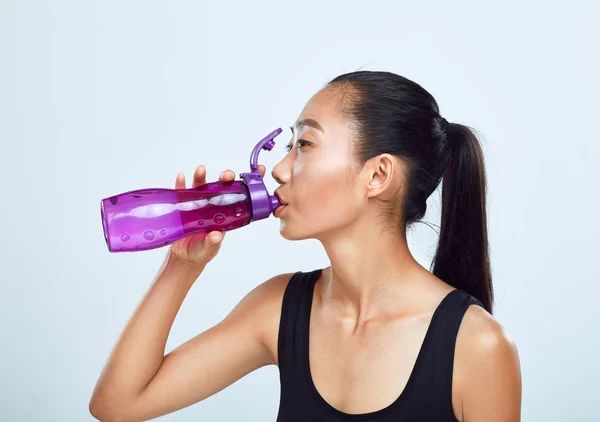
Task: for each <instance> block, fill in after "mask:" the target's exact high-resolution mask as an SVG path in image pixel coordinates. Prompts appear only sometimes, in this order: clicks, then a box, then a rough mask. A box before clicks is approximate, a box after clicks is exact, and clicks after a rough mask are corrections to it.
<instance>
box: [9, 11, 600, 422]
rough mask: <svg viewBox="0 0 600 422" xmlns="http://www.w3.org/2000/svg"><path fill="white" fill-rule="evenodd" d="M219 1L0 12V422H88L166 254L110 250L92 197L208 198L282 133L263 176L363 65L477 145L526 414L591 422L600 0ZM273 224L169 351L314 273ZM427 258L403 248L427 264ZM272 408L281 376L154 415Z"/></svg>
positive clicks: (185, 311) (202, 292)
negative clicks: (186, 187) (252, 293)
mask: <svg viewBox="0 0 600 422" xmlns="http://www.w3.org/2000/svg"><path fill="white" fill-rule="evenodd" d="M218 3H220V2H195V1H170V2H168V3H167V2H166V1H163V2H158V1H114V0H110V1H102V2H100V1H95V2H90V1H74V0H72V1H68V0H60V1H52V2H49V1H29V0H18V1H17V0H2V1H0V143H1V148H0V181H1V183H2V185H1V191H0V201H1V207H0V212H1V216H0V233H1V234H2V237H1V238H0V241H1V246H0V248H1V255H0V259H1V265H2V272H1V273H0V278H1V280H0V281H1V284H0V333H1V337H0V339H1V340H0V341H1V347H0V419H1V420H3V421H51V420H56V421H84V420H92V417H91V416H90V415H89V413H88V407H87V406H88V400H89V398H90V395H91V393H92V390H93V387H94V384H95V382H96V379H97V377H98V375H99V374H100V371H101V369H102V367H103V366H104V363H105V360H106V358H107V356H108V354H109V353H110V351H111V349H112V347H113V345H114V343H115V341H116V339H117V337H118V335H119V334H120V332H121V330H122V329H123V327H124V325H125V323H126V322H127V320H128V318H129V317H130V316H131V314H132V312H133V311H134V309H135V307H136V306H137V304H138V302H139V300H140V299H141V298H142V295H143V294H144V293H145V291H146V290H147V288H148V287H149V285H150V282H151V280H152V278H153V276H154V275H155V273H156V271H157V270H158V268H159V267H160V264H161V262H162V259H163V257H164V254H165V252H166V250H165V249H159V250H154V251H150V252H141V253H134V254H110V253H109V252H108V251H107V248H106V245H105V243H104V239H103V235H102V228H101V221H100V210H99V204H100V199H101V198H104V197H107V196H110V195H113V194H116V193H120V192H123V191H126V190H131V189H138V188H144V187H172V186H173V183H174V180H175V176H176V175H177V172H179V171H185V172H186V175H187V177H188V180H190V179H191V177H192V172H193V169H194V168H195V166H197V165H198V164H205V165H206V166H207V167H208V171H209V175H208V178H209V179H210V180H215V179H216V177H217V176H218V173H219V172H220V171H221V170H223V169H226V168H231V169H233V170H235V171H236V173H239V172H241V171H247V170H248V158H249V154H250V151H251V148H252V147H253V146H254V144H255V143H256V142H257V141H258V140H259V139H260V138H262V137H263V136H264V135H266V134H267V133H269V132H271V131H272V130H273V129H275V128H276V127H280V126H281V127H283V128H284V129H285V130H286V132H285V135H282V136H280V137H279V138H278V144H277V147H276V148H275V149H274V150H273V151H271V152H263V153H262V155H261V160H260V161H261V163H263V164H265V165H267V167H268V172H270V170H271V169H272V166H273V165H274V164H275V163H276V162H277V161H279V160H280V159H281V158H282V157H283V155H284V153H285V150H284V145H285V144H286V143H287V140H288V133H289V131H288V129H287V127H288V126H289V125H290V124H292V123H293V122H294V120H295V119H296V117H297V115H298V114H299V112H300V110H301V109H302V107H303V106H304V104H305V102H306V101H307V100H308V99H309V98H310V96H311V95H312V94H313V93H314V92H316V91H317V90H318V89H320V88H321V87H322V86H323V85H324V84H325V83H326V82H328V81H329V80H330V79H332V78H333V77H335V76H337V75H338V74H340V73H345V72H350V71H354V70H357V69H359V68H364V69H369V70H388V71H392V72H395V73H399V74H401V75H403V76H405V77H407V78H409V79H412V80H414V81H416V82H417V83H419V84H421V85H422V86H423V87H425V89H427V90H428V91H429V92H431V93H432V94H433V95H434V96H435V98H436V99H437V101H438V103H439V104H440V109H441V113H442V115H443V116H444V117H446V118H447V119H448V120H449V121H452V122H458V123H463V124H467V125H469V126H472V127H474V128H476V129H477V130H479V131H480V132H481V133H482V134H483V136H484V139H482V142H483V144H484V150H485V155H486V165H487V171H488V178H489V180H488V182H489V196H488V200H489V234H490V245H491V258H492V266H493V277H494V283H495V289H496V294H497V301H496V306H497V307H496V313H495V315H496V318H497V319H498V320H499V321H500V322H501V323H502V324H503V325H504V327H505V328H506V330H507V331H508V332H509V333H510V335H511V336H512V337H513V338H514V339H515V341H516V343H517V346H518V348H519V351H520V356H521V361H522V374H523V420H526V421H547V422H550V421H563V420H572V421H575V420H577V421H593V420H598V419H597V418H598V414H599V413H600V404H599V403H598V397H600V392H599V387H598V385H600V369H599V366H600V365H599V364H598V360H597V359H598V348H599V343H600V342H599V340H598V337H599V334H600V327H599V325H600V324H599V319H600V318H599V316H598V307H597V296H598V295H599V294H600V287H598V276H597V272H596V271H595V270H596V264H597V261H598V259H599V258H600V254H599V248H598V246H597V245H598V236H599V235H600V227H599V223H598V217H597V215H598V211H597V208H598V204H599V202H598V184H597V182H596V180H595V177H596V174H597V173H596V171H597V169H598V164H597V163H598V156H599V155H600V146H599V139H598V138H599V136H598V133H599V130H598V121H599V118H598V115H599V112H600V109H599V107H598V97H599V94H600V90H599V83H598V75H600V69H599V66H598V50H597V49H598V40H599V39H600V34H599V32H600V31H599V30H598V29H597V28H598V26H597V17H598V14H599V13H598V12H599V10H598V6H597V4H595V3H594V2H592V1H588V2H583V1H576V2H571V3H570V4H569V6H568V7H567V6H561V7H557V6H552V5H550V4H549V2H542V1H530V2H517V1H504V2H497V3H496V4H495V5H491V3H490V2H478V1H460V2H457V1H454V2H451V3H450V2H441V1H440V2H437V3H436V2H401V1H387V2H377V1H373V2H349V1H319V2H314V1H303V2H297V3H293V2H255V1H254V2H242V1H238V2H225V3H222V4H223V5H221V6H217V5H216V4H218ZM267 179H268V186H269V188H270V189H273V188H275V187H276V184H275V182H274V181H273V180H272V179H271V178H270V177H267ZM437 204H438V194H437V193H436V194H435V195H433V196H432V198H431V199H430V207H429V211H428V214H427V215H426V217H425V220H426V221H428V222H432V223H435V224H439V220H438V219H439V214H438V210H439V207H438V206H437ZM278 227H279V222H278V220H276V219H274V218H270V219H268V220H262V221H260V222H257V223H255V224H252V225H250V226H248V227H245V228H243V229H240V230H237V231H234V232H230V233H228V235H227V238H226V239H225V244H224V246H223V249H222V251H221V253H220V255H219V256H218V257H217V258H216V259H215V260H214V261H213V262H212V263H211V264H210V266H209V268H208V269H207V270H206V271H205V273H204V274H203V275H202V276H201V278H200V279H199V281H198V282H197V284H196V285H195V286H194V287H193V289H192V290H191V292H190V294H189V296H188V297H187V299H186V301H185V302H184V304H183V307H182V309H181V312H180V314H179V315H178V317H177V319H176V321H175V324H174V327H173V330H172V333H171V336H170V338H169V342H168V344H167V348H168V350H170V349H172V348H174V347H176V346H177V345H179V344H180V343H182V342H184V341H186V340H187V339H189V338H190V337H192V336H194V335H196V334H198V333H199V332H201V331H203V330H205V329H207V328H209V327H211V326H212V325H214V324H215V323H217V322H218V321H220V320H221V319H222V318H223V317H224V316H225V315H226V314H227V313H228V312H229V311H230V310H231V308H232V307H233V306H234V305H235V304H236V303H237V302H238V301H239V300H240V299H241V298H242V297H243V296H244V295H245V294H246V293H247V292H248V291H249V290H250V289H252V288H253V287H254V286H256V285H258V284H259V283H260V282H262V281H263V280H265V279H267V278H269V277H271V276H272V275H274V274H277V273H280V272H288V271H296V270H311V269H315V268H318V267H322V266H326V265H327V260H326V256H325V255H324V253H323V251H322V249H321V247H320V244H319V243H318V242H316V241H304V242H288V241H285V240H284V239H283V238H281V237H280V235H279V232H278ZM435 242H436V235H435V232H433V231H432V230H431V229H430V228H428V227H427V226H426V225H424V224H419V225H417V226H415V228H414V229H413V230H412V232H411V235H410V243H411V247H412V249H413V252H414V254H415V255H416V256H417V257H418V258H419V260H421V261H422V262H423V263H425V264H427V263H428V262H429V260H430V259H431V255H432V253H433V252H434V249H435ZM278 403H279V379H278V371H277V368H276V367H274V366H272V367H267V368H263V369H260V370H258V371H256V372H254V373H252V374H250V375H249V376H247V377H245V378H243V379H242V380H240V381H239V382H237V383H235V384H233V385H232V386H230V387H229V388H227V389H226V390H224V391H222V392H220V393H218V394H216V395H215V396H213V397H211V398H209V399H208V400H205V401H203V402H201V403H199V404H196V405H194V406H191V407H189V408H186V409H184V410H181V411H179V412H176V413H174V414H171V415H168V416H166V417H164V418H162V420H166V421H188V420H189V421H193V420H195V421H197V420H203V421H234V420H255V421H274V420H275V418H276V414H277V407H278Z"/></svg>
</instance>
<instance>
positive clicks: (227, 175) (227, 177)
mask: <svg viewBox="0 0 600 422" xmlns="http://www.w3.org/2000/svg"><path fill="white" fill-rule="evenodd" d="M234 179H235V172H234V171H233V170H229V169H228V170H225V171H223V172H222V173H221V174H220V175H219V180H221V181H223V182H231V181H233V180H234Z"/></svg>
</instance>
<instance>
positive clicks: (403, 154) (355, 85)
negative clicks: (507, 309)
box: [327, 71, 493, 313]
mask: <svg viewBox="0 0 600 422" xmlns="http://www.w3.org/2000/svg"><path fill="white" fill-rule="evenodd" d="M327 87H332V88H339V89H340V93H341V98H342V100H341V102H340V111H341V113H342V114H343V115H344V116H345V117H346V118H348V119H349V123H350V125H351V126H352V128H353V129H354V130H355V132H356V140H355V144H354V151H355V158H356V159H357V161H358V162H359V164H361V165H362V164H364V163H365V162H366V161H367V160H369V159H370V158H372V157H375V156H377V155H379V154H383V153H389V154H392V155H394V156H397V157H399V158H400V159H401V160H403V162H405V163H406V164H407V169H408V170H407V171H408V174H407V175H406V176H407V181H408V182H407V190H406V193H405V195H404V198H403V205H402V207H401V211H402V215H403V221H402V224H403V227H402V229H404V230H405V229H406V227H408V226H409V225H410V224H412V223H415V222H417V221H419V220H421V219H422V218H423V216H424V215H425V211H426V210H427V203H426V201H427V198H428V197H429V196H430V195H431V194H432V193H433V192H434V191H435V190H436V188H437V186H438V185H439V184H440V182H442V215H441V227H440V235H439V243H438V246H437V250H436V253H435V256H434V258H433V261H432V268H431V270H432V272H433V274H435V275H436V276H437V277H439V278H440V279H442V280H444V281H445V282H447V283H448V284H450V285H452V286H454V287H456V288H458V289H462V290H465V291H466V292H468V293H469V294H471V295H472V296H474V297H476V298H477V299H479V300H480V301H481V303H482V304H483V306H484V308H485V309H486V310H487V311H488V312H490V313H492V306H493V288H492V278H491V270H490V262H489V253H488V236H487V218H486V176H485V167H484V160H483V153H482V150H481V147H480V145H479V140H478V139H477V138H476V136H475V135H474V133H473V131H472V130H471V128H469V127H467V126H464V125H460V124H457V123H448V122H447V121H446V120H445V119H444V118H443V117H442V116H441V115H440V113H439V107H438V105H437V102H436V101H435V99H434V98H433V96H432V95H431V94H430V93H429V92H427V91H426V90H425V89H423V88H422V87H421V86H420V85H418V84H417V83H415V82H412V81H410V80H408V79H406V78H404V77H402V76H400V75H397V74H394V73H390V72H377V71H357V72H352V73H347V74H343V75H340V76H338V77H336V78H335V79H333V80H332V81H331V82H329V84H328V85H327ZM442 179H443V180H442ZM395 207H396V212H395V213H394V210H392V211H391V212H392V214H398V210H397V207H398V205H397V202H396V203H395Z"/></svg>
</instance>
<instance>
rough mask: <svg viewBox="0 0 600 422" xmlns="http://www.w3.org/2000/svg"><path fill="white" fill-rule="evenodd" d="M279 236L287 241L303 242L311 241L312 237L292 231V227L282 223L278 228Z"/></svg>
mask: <svg viewBox="0 0 600 422" xmlns="http://www.w3.org/2000/svg"><path fill="white" fill-rule="evenodd" d="M279 234H280V235H281V237H283V238H284V239H287V240H305V239H312V238H313V237H314V236H312V235H311V234H310V233H307V232H302V231H298V230H294V229H293V227H290V225H289V224H286V223H285V222H283V221H282V222H281V226H280V228H279Z"/></svg>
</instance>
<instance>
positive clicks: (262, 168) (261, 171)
mask: <svg viewBox="0 0 600 422" xmlns="http://www.w3.org/2000/svg"><path fill="white" fill-rule="evenodd" d="M258 172H259V173H260V174H261V176H262V177H265V173H266V172H267V168H266V167H265V166H263V165H262V164H259V166H258Z"/></svg>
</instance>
